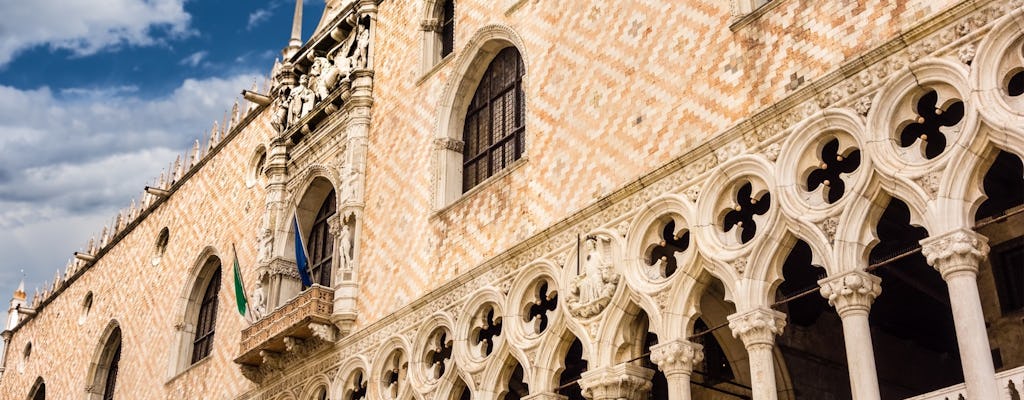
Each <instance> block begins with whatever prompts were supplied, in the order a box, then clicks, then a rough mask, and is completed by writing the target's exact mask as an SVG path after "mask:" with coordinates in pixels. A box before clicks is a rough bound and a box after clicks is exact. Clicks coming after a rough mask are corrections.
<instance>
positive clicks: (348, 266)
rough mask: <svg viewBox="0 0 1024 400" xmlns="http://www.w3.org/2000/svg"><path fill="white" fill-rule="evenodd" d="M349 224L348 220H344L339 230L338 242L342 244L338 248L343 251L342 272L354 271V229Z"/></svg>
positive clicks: (339, 264)
mask: <svg viewBox="0 0 1024 400" xmlns="http://www.w3.org/2000/svg"><path fill="white" fill-rule="evenodd" d="M346 219H347V218H346ZM353 219H355V218H353ZM348 225H349V224H348V221H342V222H341V230H340V231H339V232H338V244H339V245H340V246H339V247H338V250H339V251H341V259H340V260H339V262H338V271H341V272H351V271H352V230H351V229H350V228H349V226H348Z"/></svg>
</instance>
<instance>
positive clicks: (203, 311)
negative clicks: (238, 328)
mask: <svg viewBox="0 0 1024 400" xmlns="http://www.w3.org/2000/svg"><path fill="white" fill-rule="evenodd" d="M218 292H220V266H218V267H217V269H216V270H215V271H213V277H212V278H210V283H208V284H207V285H206V290H204V291H203V299H202V303H200V305H199V318H198V319H197V320H196V336H195V340H194V341H193V342H192V364H195V363H196V362H198V361H199V360H202V359H203V358H206V356H208V355H210V350H212V349H213V334H214V332H215V328H216V325H217V293H218Z"/></svg>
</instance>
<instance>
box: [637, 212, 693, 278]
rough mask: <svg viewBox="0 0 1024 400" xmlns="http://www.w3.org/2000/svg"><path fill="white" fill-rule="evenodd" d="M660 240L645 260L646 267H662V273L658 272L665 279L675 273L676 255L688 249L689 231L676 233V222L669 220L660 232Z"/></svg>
mask: <svg viewBox="0 0 1024 400" xmlns="http://www.w3.org/2000/svg"><path fill="white" fill-rule="evenodd" d="M660 239H661V240H660V241H659V243H658V244H656V245H655V246H654V247H653V248H651V254H650V256H649V257H648V258H647V265H650V266H654V265H658V264H659V263H660V265H662V266H663V267H662V268H663V269H664V270H663V271H658V272H659V274H660V275H661V277H662V278H667V277H670V276H672V274H674V273H676V268H677V266H676V253H682V252H684V251H686V249H688V248H690V230H689V229H685V230H682V231H680V232H678V233H677V232H676V221H675V220H669V221H668V223H667V224H665V228H664V229H662V231H661V238H660Z"/></svg>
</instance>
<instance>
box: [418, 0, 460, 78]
mask: <svg viewBox="0 0 1024 400" xmlns="http://www.w3.org/2000/svg"><path fill="white" fill-rule="evenodd" d="M425 3H426V10H425V14H424V20H423V24H422V26H421V27H422V29H423V53H422V55H423V59H422V63H421V67H422V69H423V73H424V74H427V73H429V72H430V71H432V70H433V68H434V66H436V65H437V64H438V63H440V62H441V60H443V59H444V58H445V57H447V56H448V55H449V54H452V52H453V51H455V0H428V1H426V2H425Z"/></svg>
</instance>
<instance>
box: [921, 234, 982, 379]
mask: <svg viewBox="0 0 1024 400" xmlns="http://www.w3.org/2000/svg"><path fill="white" fill-rule="evenodd" d="M988 250H989V248H988V239H987V238H985V237H984V236H982V235H979V234H978V233H975V232H974V231H971V230H968V229H959V230H954V231H952V232H948V233H946V234H943V235H939V236H935V237H929V238H927V239H924V240H921V254H924V256H925V258H926V259H927V260H928V264H930V265H931V266H932V267H935V269H936V270H938V271H939V273H941V274H942V279H943V280H945V281H946V286H947V287H948V288H949V303H950V307H951V308H952V310H953V323H954V326H956V341H957V344H958V345H959V346H960V362H961V363H962V366H963V370H964V383H966V385H967V398H969V399H996V398H999V394H998V393H999V391H998V389H997V387H996V374H995V368H993V366H992V353H991V350H990V348H989V343H988V330H987V329H986V328H985V315H984V314H983V313H982V310H981V296H980V295H979V293H978V263H980V262H981V260H982V259H984V258H985V257H986V256H987V255H988Z"/></svg>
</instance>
